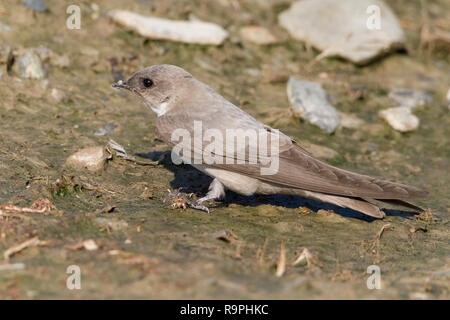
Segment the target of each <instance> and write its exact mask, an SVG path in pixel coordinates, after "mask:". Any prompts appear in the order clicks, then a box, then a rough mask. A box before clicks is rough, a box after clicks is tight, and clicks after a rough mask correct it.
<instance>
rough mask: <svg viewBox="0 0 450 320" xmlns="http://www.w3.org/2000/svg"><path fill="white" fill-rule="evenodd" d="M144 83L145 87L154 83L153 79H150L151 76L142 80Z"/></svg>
mask: <svg viewBox="0 0 450 320" xmlns="http://www.w3.org/2000/svg"><path fill="white" fill-rule="evenodd" d="M142 83H143V84H144V87H146V88H150V87H151V86H152V85H153V81H152V79H149V78H144V79H143V80H142Z"/></svg>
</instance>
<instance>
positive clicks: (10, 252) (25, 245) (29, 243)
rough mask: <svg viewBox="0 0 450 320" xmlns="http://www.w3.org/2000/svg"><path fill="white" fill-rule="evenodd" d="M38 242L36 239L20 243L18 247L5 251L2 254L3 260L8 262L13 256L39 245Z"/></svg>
mask: <svg viewBox="0 0 450 320" xmlns="http://www.w3.org/2000/svg"><path fill="white" fill-rule="evenodd" d="M39 242H40V241H39V238H38V237H34V238H31V239H29V240H27V241H24V242H22V243H20V244H18V245H15V246H13V247H11V248H9V249H8V250H6V251H5V252H4V253H3V257H4V258H5V260H6V261H8V260H9V258H10V257H11V256H12V255H14V254H16V253H18V252H20V251H22V250H24V249H26V248H28V247H32V246H37V245H38V244H39Z"/></svg>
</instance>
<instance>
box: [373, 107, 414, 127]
mask: <svg viewBox="0 0 450 320" xmlns="http://www.w3.org/2000/svg"><path fill="white" fill-rule="evenodd" d="M378 114H379V116H380V117H381V118H383V119H384V120H385V121H386V122H387V123H389V125H390V126H391V127H392V128H394V129H395V130H397V131H400V132H408V131H413V130H416V129H417V128H418V127H419V122H420V121H419V118H417V117H416V116H415V115H413V114H412V113H411V108H409V107H395V108H389V109H385V110H381V111H380V112H379V113H378Z"/></svg>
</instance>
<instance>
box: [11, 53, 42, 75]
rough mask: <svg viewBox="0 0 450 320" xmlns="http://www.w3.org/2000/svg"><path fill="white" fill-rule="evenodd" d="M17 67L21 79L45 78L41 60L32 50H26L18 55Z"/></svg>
mask: <svg viewBox="0 0 450 320" xmlns="http://www.w3.org/2000/svg"><path fill="white" fill-rule="evenodd" d="M17 65H18V69H19V75H20V76H21V77H22V78H30V79H43V78H45V77H46V72H45V70H44V66H43V65H42V62H41V59H40V58H39V56H38V55H37V54H36V53H35V52H34V51H33V50H27V51H25V52H24V53H22V54H21V55H19V57H18V58H17Z"/></svg>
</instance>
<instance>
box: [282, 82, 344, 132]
mask: <svg viewBox="0 0 450 320" xmlns="http://www.w3.org/2000/svg"><path fill="white" fill-rule="evenodd" d="M287 94H288V98H289V101H290V103H291V105H292V108H293V110H294V114H296V115H297V116H299V117H301V118H303V119H305V120H307V121H309V122H310V123H312V124H315V125H316V126H318V127H320V128H321V129H323V130H325V131H327V132H329V133H331V132H333V131H334V130H336V128H337V127H338V126H339V123H340V121H339V114H338V112H337V111H336V109H335V108H334V107H333V106H332V105H331V104H330V103H329V102H328V98H327V94H326V92H325V90H323V88H322V86H321V85H320V84H318V83H315V82H309V81H304V80H297V79H295V78H293V77H290V78H289V81H288V85H287Z"/></svg>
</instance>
